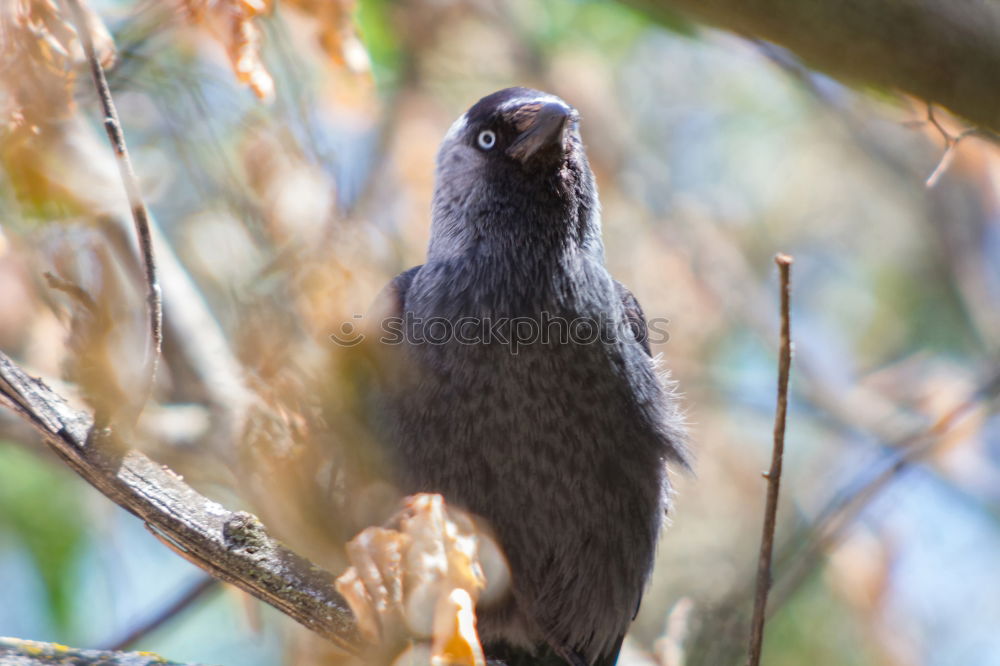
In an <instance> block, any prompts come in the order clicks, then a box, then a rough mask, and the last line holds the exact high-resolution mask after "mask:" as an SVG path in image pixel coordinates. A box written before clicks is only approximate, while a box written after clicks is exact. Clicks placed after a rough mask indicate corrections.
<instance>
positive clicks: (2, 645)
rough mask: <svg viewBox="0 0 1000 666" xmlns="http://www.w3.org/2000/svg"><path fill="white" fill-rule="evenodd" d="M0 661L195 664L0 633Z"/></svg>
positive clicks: (29, 665) (22, 665) (20, 665)
mask: <svg viewBox="0 0 1000 666" xmlns="http://www.w3.org/2000/svg"><path fill="white" fill-rule="evenodd" d="M0 664H12V665H13V664H16V666H53V664H73V665H74V666H90V665H93V666H196V664H178V663H176V662H173V661H166V660H164V659H163V657H160V656H157V655H155V654H152V653H150V652H108V651H106V650H76V649H73V648H70V647H66V646H65V645H59V644H58V643H41V642H39V641H25V640H21V639H19V638H4V637H0Z"/></svg>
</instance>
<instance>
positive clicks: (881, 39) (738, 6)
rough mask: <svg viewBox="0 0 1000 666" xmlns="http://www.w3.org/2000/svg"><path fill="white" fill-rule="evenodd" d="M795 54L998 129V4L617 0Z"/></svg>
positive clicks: (977, 0)
mask: <svg viewBox="0 0 1000 666" xmlns="http://www.w3.org/2000/svg"><path fill="white" fill-rule="evenodd" d="M622 1H623V2H624V3H625V4H627V5H630V6H632V7H635V8H637V9H639V10H641V11H643V12H645V13H647V14H649V15H650V16H652V17H653V18H654V19H656V18H659V19H661V20H664V21H668V20H669V19H670V18H671V14H672V13H673V12H674V11H676V10H680V11H682V12H683V13H686V14H689V15H690V16H692V17H693V18H695V19H697V20H700V21H704V22H706V23H710V24H713V25H716V26H718V27H720V28H724V29H726V30H732V31H733V32H737V33H740V34H743V35H747V36H749V37H759V38H761V39H766V40H768V41H771V42H774V43H776V44H780V45H782V46H784V47H786V48H788V49H790V50H792V51H794V52H795V53H796V54H797V55H798V56H799V57H800V58H802V59H803V60H804V61H806V62H807V63H808V64H809V65H810V66H813V67H816V68H818V69H821V70H823V71H825V72H827V73H829V74H831V75H833V76H834V77H836V78H838V79H842V80H844V81H846V82H848V83H852V84H859V85H863V86H874V87H878V88H888V89H896V90H900V91H902V92H905V93H909V94H911V95H915V96H916V97H919V98H920V99H923V100H925V101H927V102H929V103H932V104H939V105H941V106H944V107H947V108H949V109H951V110H952V111H954V112H955V113H957V114H959V115H961V116H964V117H965V118H966V119H968V120H969V121H971V122H972V123H973V124H975V125H978V126H980V127H982V128H984V129H990V130H992V131H993V132H1000V86H998V85H997V72H1000V3H996V2H983V0H837V2H830V1H829V0H622Z"/></svg>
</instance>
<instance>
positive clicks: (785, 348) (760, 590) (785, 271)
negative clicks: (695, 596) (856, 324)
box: [747, 254, 792, 666]
mask: <svg viewBox="0 0 1000 666" xmlns="http://www.w3.org/2000/svg"><path fill="white" fill-rule="evenodd" d="M774 263H776V264H777V265H778V270H779V271H780V274H781V349H780V353H779V356H778V407H777V410H776V411H775V414H774V450H773V452H772V453H771V470H770V471H769V472H768V473H767V504H766V506H765V508H764V527H763V530H762V534H761V540H760V558H759V559H758V561H757V586H756V591H755V593H754V601H753V620H752V622H751V625H750V656H749V658H748V659H747V664H749V666H759V665H760V653H761V648H762V646H763V643H764V622H765V621H766V611H767V593H768V592H769V591H770V589H771V555H772V553H773V552H774V526H775V522H776V520H777V514H778V492H779V490H780V489H781V463H782V459H783V457H784V454H785V420H786V416H787V414H788V375H789V372H790V370H791V366H792V342H791V315H790V313H789V300H790V287H789V273H790V272H791V267H792V258H791V257H790V256H788V255H787V254H779V255H778V256H776V257H775V258H774Z"/></svg>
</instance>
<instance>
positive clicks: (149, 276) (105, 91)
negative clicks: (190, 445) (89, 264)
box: [66, 0, 163, 410]
mask: <svg viewBox="0 0 1000 666" xmlns="http://www.w3.org/2000/svg"><path fill="white" fill-rule="evenodd" d="M80 1H81V0H66V2H67V3H68V4H69V8H70V11H71V12H72V13H73V23H74V24H76V32H77V34H78V35H79V37H80V43H81V44H82V45H83V52H84V54H85V55H86V56H87V61H88V62H89V63H90V71H91V74H92V75H93V78H94V87H95V88H97V96H98V97H99V98H100V100H101V110H102V112H103V113H104V129H105V131H107V133H108V140H109V141H110V142H111V148H112V149H113V150H114V153H115V158H116V162H117V163H118V172H119V174H120V175H121V179H122V184H123V185H124V186H125V194H126V195H127V197H128V205H129V209H130V210H131V211H132V221H133V222H134V223H135V233H136V238H137V239H138V242H139V254H140V256H141V257H142V267H143V274H144V277H145V280H146V315H147V318H148V320H149V345H148V357H147V359H146V365H147V370H146V382H147V383H146V387H145V391H144V395H143V396H141V399H140V401H139V402H138V403H137V405H138V408H139V409H140V410H141V409H142V407H143V405H145V403H146V400H147V399H148V398H149V394H150V392H151V391H152V388H153V380H154V379H155V377H156V369H157V366H158V365H159V362H160V350H161V348H162V347H163V302H162V297H161V295H160V285H159V283H158V282H157V278H156V257H155V255H154V254H153V238H152V235H151V233H150V230H149V211H148V210H147V209H146V204H145V202H144V201H143V200H142V193H141V192H140V190H139V180H138V179H137V178H136V176H135V170H134V169H133V168H132V160H131V158H129V154H128V146H126V145H125V134H124V132H122V126H121V122H120V121H119V120H118V111H117V110H116V109H115V103H114V100H113V99H112V98H111V88H110V87H109V86H108V80H107V78H106V77H105V75H104V67H103V66H102V65H101V61H100V58H98V57H97V51H96V49H95V48H94V39H93V36H92V35H91V34H90V26H89V25H88V22H87V17H86V15H85V13H84V10H83V6H82V5H81V4H80Z"/></svg>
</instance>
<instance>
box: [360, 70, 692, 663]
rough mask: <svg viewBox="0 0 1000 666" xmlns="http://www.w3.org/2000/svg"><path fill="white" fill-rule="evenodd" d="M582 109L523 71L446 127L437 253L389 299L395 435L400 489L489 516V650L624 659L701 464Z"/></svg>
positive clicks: (383, 302)
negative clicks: (689, 477) (606, 197)
mask: <svg viewBox="0 0 1000 666" xmlns="http://www.w3.org/2000/svg"><path fill="white" fill-rule="evenodd" d="M579 121H580V115H579V113H578V111H577V110H576V109H575V108H573V107H572V106H570V105H569V104H568V103H566V102H565V101H563V100H562V99H560V98H559V97H556V96H555V95H551V94H548V93H545V92H541V91H538V90H533V89H529V88H523V87H513V88H506V89H503V90H499V91H497V92H494V93H492V94H490V95H487V96H486V97H483V98H482V99H480V100H479V101H478V102H476V103H475V104H474V105H473V106H472V107H471V108H469V109H468V111H466V112H465V113H464V114H462V115H461V116H460V117H459V118H458V119H457V120H456V121H455V122H454V124H453V125H452V126H451V128H450V129H449V130H448V132H447V134H446V135H445V137H444V140H443V142H442V144H441V147H440V150H439V153H438V156H437V165H436V173H435V187H434V194H433V199H432V206H431V208H432V210H431V230H430V241H429V245H428V249H427V258H426V261H425V263H423V264H422V265H420V266H416V267H414V268H411V269H409V270H407V271H405V272H403V273H401V274H400V275H398V276H397V277H396V278H395V279H393V280H392V281H391V283H390V284H389V285H388V286H387V287H386V288H385V289H383V291H382V293H381V295H380V296H379V297H378V300H377V303H378V305H377V306H376V308H375V310H376V311H377V312H379V313H380V315H381V317H382V318H383V321H392V322H395V323H394V324H393V325H392V326H383V328H382V330H383V331H390V330H391V331H393V332H394V335H391V336H385V338H384V339H383V343H384V345H383V346H384V347H385V348H386V349H387V353H386V355H385V358H386V359H387V360H386V361H383V362H384V363H385V364H387V366H388V369H387V370H385V371H384V372H383V376H382V380H381V385H380V387H379V389H378V410H377V411H378V422H379V423H378V430H379V437H378V440H379V447H380V450H381V451H382V452H383V454H384V458H385V460H386V461H387V462H386V464H387V465H388V467H389V470H390V471H389V474H390V475H391V477H392V480H393V482H394V483H395V484H396V486H397V488H399V490H400V491H402V492H404V493H418V492H433V493H440V494H441V495H443V497H444V498H445V500H446V501H447V502H448V503H449V504H450V505H453V506H457V507H460V508H462V509H463V510H465V511H468V512H470V513H472V514H473V515H474V516H476V517H477V518H479V519H482V520H483V521H485V523H486V524H487V525H489V527H490V529H491V530H492V531H493V534H494V535H495V538H496V540H497V542H498V543H499V545H500V547H501V549H502V550H503V553H504V556H505V557H506V561H507V565H508V567H509V570H510V585H509V589H508V591H507V592H506V593H505V594H504V595H503V596H502V597H501V598H499V599H493V600H491V601H489V603H486V602H483V601H481V602H480V604H479V606H478V607H477V609H476V610H477V616H478V630H479V635H480V638H481V640H482V644H483V647H484V651H485V654H486V657H487V660H488V662H489V663H494V664H506V665H507V666H517V665H519V664H551V665H553V666H555V665H562V664H569V665H571V666H611V665H613V664H614V663H615V662H616V661H617V658H618V654H619V652H620V649H621V644H622V640H623V638H624V636H625V633H626V632H627V630H628V627H629V625H630V624H631V622H632V620H633V619H634V618H635V616H636V613H637V612H638V608H639V603H640V600H641V598H642V595H643V591H644V589H645V587H646V585H647V583H648V580H649V577H650V573H651V570H652V567H653V561H654V556H655V552H656V548H657V543H658V538H659V535H660V530H661V526H662V525H663V523H664V516H665V515H666V510H667V507H668V505H669V500H670V493H671V490H670V479H669V472H668V469H669V467H671V466H678V467H680V468H685V467H687V466H688V458H689V454H688V452H687V446H686V435H685V427H684V422H683V416H682V413H681V409H680V407H679V404H678V403H679V399H678V397H677V394H676V390H675V386H674V383H673V382H672V381H671V380H669V378H668V377H667V373H666V372H665V371H664V370H662V368H661V367H660V365H659V363H658V361H657V359H654V357H653V356H652V355H651V350H650V346H649V341H648V340H647V323H646V321H645V319H644V314H643V311H642V308H641V307H640V305H639V302H638V301H637V300H636V298H635V297H634V296H633V295H632V293H631V292H630V291H629V290H628V289H627V288H625V287H624V286H623V285H622V284H621V283H619V282H618V281H616V280H615V279H614V278H612V277H611V275H610V274H609V272H608V270H607V268H606V267H605V261H604V247H603V241H602V237H601V214H600V204H599V200H598V194H597V188H596V184H595V178H594V175H593V173H592V171H591V168H590V165H589V162H588V160H587V155H586V152H585V147H584V144H583V141H582V139H581V135H580V130H579Z"/></svg>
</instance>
